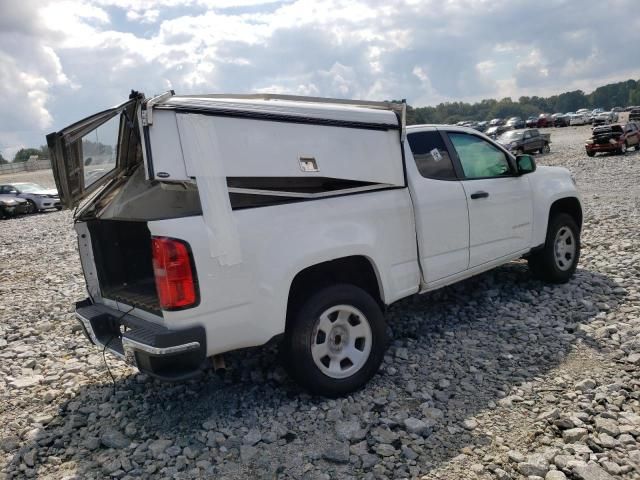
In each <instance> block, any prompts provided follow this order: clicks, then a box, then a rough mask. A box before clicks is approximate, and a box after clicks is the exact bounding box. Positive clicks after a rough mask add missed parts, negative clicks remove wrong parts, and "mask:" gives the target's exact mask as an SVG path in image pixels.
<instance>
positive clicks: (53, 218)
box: [0, 127, 640, 480]
mask: <svg viewBox="0 0 640 480" xmlns="http://www.w3.org/2000/svg"><path fill="white" fill-rule="evenodd" d="M587 132H588V129H587V128H585V127H578V128H575V127H571V128H565V129H559V130H552V131H551V133H552V140H553V143H552V153H550V154H548V155H544V156H538V162H539V163H540V164H548V165H564V166H566V167H568V168H569V169H571V171H572V172H573V174H574V175H575V178H576V180H577V182H578V185H579V187H580V190H581V192H582V195H583V200H584V204H585V208H586V211H585V218H586V220H585V225H584V237H583V245H584V250H583V256H582V259H581V264H580V268H579V269H578V271H577V273H576V276H575V278H574V279H573V280H572V281H571V282H570V283H569V284H567V285H562V286H546V285H544V284H542V283H540V282H537V281H534V280H532V279H531V278H530V276H529V275H528V272H527V268H526V265H525V264H524V263H523V262H513V263H511V264H509V265H506V266H504V267H501V268H499V269H497V270H494V271H492V272H489V273H486V274H483V275H480V276H478V277H475V278H473V279H471V280H468V281H465V282H463V283H461V284H458V285H454V286H451V287H448V288H446V289H443V290H440V291H437V292H433V293H430V294H426V295H423V296H416V297H413V298H410V299H406V300H404V301H402V302H399V303H398V304H396V305H394V306H393V307H392V308H391V309H390V311H389V312H388V321H389V324H390V326H391V328H392V330H393V341H392V344H391V346H390V349H389V351H388V353H387V355H386V357H385V360H384V363H383V366H382V368H381V370H380V373H379V374H378V375H376V376H375V377H374V379H373V380H372V382H371V383H370V384H369V385H368V386H367V387H366V388H365V389H363V390H362V391H360V392H358V393H356V394H354V395H352V396H349V397H347V398H344V399H340V400H325V399H322V398H316V397H311V396H309V395H307V394H305V393H304V392H301V391H300V390H299V389H298V388H297V387H296V386H295V385H294V384H292V382H291V381H290V380H289V379H288V377H287V376H286V375H285V374H284V372H283V371H282V369H281V368H280V367H279V366H278V361H277V352H276V351H275V350H274V349H272V348H258V349H252V350H250V351H246V352H240V353H236V354H233V355H230V356H229V358H228V364H229V368H228V370H227V371H226V373H225V374H224V375H222V376H220V375H218V374H214V373H208V374H206V375H205V376H204V377H202V378H201V379H198V380H196V381H192V382H190V383H186V384H163V383H158V382H156V381H154V380H152V379H150V378H148V377H147V376H145V375H142V374H139V373H137V372H135V371H134V370H132V369H130V368H129V367H127V366H124V365H123V364H122V363H121V362H119V361H117V360H116V359H114V358H112V357H110V356H108V355H107V361H108V363H109V366H110V368H111V371H112V372H113V374H114V376H115V377H116V384H115V390H114V386H113V385H112V383H111V380H110V377H109V375H108V373H107V369H106V367H105V363H104V362H103V358H102V353H101V352H100V351H97V350H96V349H94V348H93V347H91V346H90V345H89V344H88V342H87V341H86V340H85V339H84V337H83V336H82V334H81V333H80V332H79V331H78V328H77V325H76V323H75V320H74V319H73V315H72V309H73V302H74V301H76V300H80V299H82V298H83V297H84V283H83V279H82V275H81V271H80V266H79V261H78V257H77V253H76V242H75V237H74V235H73V231H72V229H71V214H70V212H65V211H63V212H53V213H44V214H38V215H33V216H29V217H22V218H19V219H14V220H7V221H2V222H1V223H0V258H1V262H0V373H1V375H0V471H1V472H2V473H0V478H24V477H37V478H44V479H61V478H67V479H70V478H78V479H85V478H105V477H107V476H111V477H113V478H154V479H155V478H167V479H169V478H177V479H181V478H229V479H236V478H237V479H240V478H242V479H244V478H301V479H333V478H354V479H355V478H424V479H461V478H465V479H466V478H480V479H491V478H496V479H516V478H530V479H546V480H561V479H565V478H568V479H583V480H599V479H611V478H616V479H619V478H621V479H631V478H640V438H639V436H640V403H639V400H640V336H638V334H639V333H640V208H639V207H640V186H639V185H640V174H639V173H638V171H639V167H640V152H629V153H628V154H627V155H626V156H624V157H623V156H615V155H612V156H596V157H595V158H591V159H590V158H587V156H586V155H585V154H584V150H583V144H582V142H583V140H584V138H586V136H587ZM20 177H21V178H23V179H24V178H31V179H34V180H36V181H39V182H42V183H46V184H51V183H52V180H51V176H50V173H49V172H37V173H30V174H22V175H20Z"/></svg>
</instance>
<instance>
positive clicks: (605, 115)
mask: <svg viewBox="0 0 640 480" xmlns="http://www.w3.org/2000/svg"><path fill="white" fill-rule="evenodd" d="M615 117H617V115H616V114H615V113H614V112H599V113H598V114H597V115H596V116H595V117H594V119H593V121H592V122H591V124H592V125H593V126H594V127H595V126H599V125H610V124H612V123H614V122H615V120H614V118H615Z"/></svg>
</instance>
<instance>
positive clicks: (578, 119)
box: [569, 112, 589, 127]
mask: <svg viewBox="0 0 640 480" xmlns="http://www.w3.org/2000/svg"><path fill="white" fill-rule="evenodd" d="M588 122H589V118H588V117H587V116H586V115H585V114H583V113H578V112H576V113H574V114H573V115H571V117H570V119H569V125H571V126H572V127H573V126H576V125H586V124H587V123H588Z"/></svg>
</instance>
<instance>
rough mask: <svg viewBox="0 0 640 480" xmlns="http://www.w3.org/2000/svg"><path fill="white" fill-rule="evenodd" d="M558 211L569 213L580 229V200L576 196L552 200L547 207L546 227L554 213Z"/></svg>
mask: <svg viewBox="0 0 640 480" xmlns="http://www.w3.org/2000/svg"><path fill="white" fill-rule="evenodd" d="M558 213H566V214H569V215H571V217H573V219H574V220H575V221H576V224H577V225H578V228H579V229H580V230H582V219H583V217H582V205H581V204H580V200H578V199H577V198H576V197H564V198H559V199H558V200H556V201H554V202H553V203H552V204H551V207H550V208H549V218H548V219H547V228H549V222H550V221H551V219H552V218H553V216H554V215H557V214H558Z"/></svg>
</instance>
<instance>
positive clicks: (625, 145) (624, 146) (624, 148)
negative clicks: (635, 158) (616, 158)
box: [618, 142, 629, 155]
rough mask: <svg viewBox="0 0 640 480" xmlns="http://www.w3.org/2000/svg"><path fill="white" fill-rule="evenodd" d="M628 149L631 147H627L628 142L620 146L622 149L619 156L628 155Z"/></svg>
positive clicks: (619, 150)
mask: <svg viewBox="0 0 640 480" xmlns="http://www.w3.org/2000/svg"><path fill="white" fill-rule="evenodd" d="M628 148H629V145H627V142H624V143H623V144H622V145H620V148H619V149H618V154H619V155H624V154H625V153H627V149H628Z"/></svg>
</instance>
